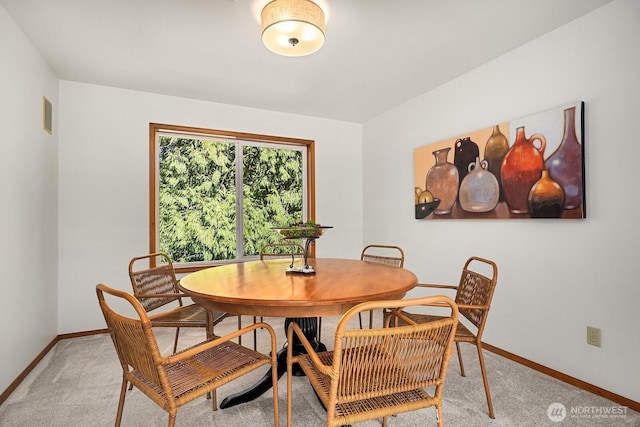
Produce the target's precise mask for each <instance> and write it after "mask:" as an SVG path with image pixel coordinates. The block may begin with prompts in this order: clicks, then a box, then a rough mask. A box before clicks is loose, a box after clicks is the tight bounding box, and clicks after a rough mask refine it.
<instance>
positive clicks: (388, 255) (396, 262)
mask: <svg viewBox="0 0 640 427" xmlns="http://www.w3.org/2000/svg"><path fill="white" fill-rule="evenodd" d="M360 259H361V260H362V261H369V262H375V263H378V264H386V265H391V266H394V267H403V266H404V251H403V250H402V248H401V247H399V246H392V245H367V246H365V247H364V249H362V253H361V254H360Z"/></svg>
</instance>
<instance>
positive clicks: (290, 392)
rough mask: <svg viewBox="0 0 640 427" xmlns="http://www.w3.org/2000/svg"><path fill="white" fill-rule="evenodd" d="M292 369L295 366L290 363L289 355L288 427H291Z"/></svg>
mask: <svg viewBox="0 0 640 427" xmlns="http://www.w3.org/2000/svg"><path fill="white" fill-rule="evenodd" d="M292 368H293V365H292V364H291V362H290V361H289V356H288V354H287V427H291V425H292V424H291V406H292V394H293V392H292V379H291V377H292V373H291V371H292Z"/></svg>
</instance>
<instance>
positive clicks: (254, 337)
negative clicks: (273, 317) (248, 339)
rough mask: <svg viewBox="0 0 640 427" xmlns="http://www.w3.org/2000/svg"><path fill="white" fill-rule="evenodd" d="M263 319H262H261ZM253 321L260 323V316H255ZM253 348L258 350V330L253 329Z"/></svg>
mask: <svg viewBox="0 0 640 427" xmlns="http://www.w3.org/2000/svg"><path fill="white" fill-rule="evenodd" d="M260 321H262V319H260ZM253 323H258V317H257V316H253ZM253 350H254V351H258V330H257V329H254V330H253Z"/></svg>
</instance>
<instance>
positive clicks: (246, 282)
mask: <svg viewBox="0 0 640 427" xmlns="http://www.w3.org/2000/svg"><path fill="white" fill-rule="evenodd" d="M308 262H309V265H311V266H312V267H313V268H314V270H315V273H313V274H301V273H294V272H290V273H287V272H286V269H287V267H288V266H289V265H290V264H291V260H290V259H272V260H264V261H250V262H244V263H236V264H227V265H223V266H217V267H211V268H207V269H204V270H200V271H197V272H194V273H190V274H188V275H186V276H184V277H183V278H182V279H180V289H181V290H182V292H184V293H185V294H186V295H188V296H189V297H191V298H192V299H193V300H194V302H195V303H197V304H199V305H201V306H203V307H205V308H209V309H212V310H216V311H223V312H227V313H231V314H239V315H251V316H267V317H284V318H287V319H286V321H285V328H286V327H287V326H288V324H289V323H291V322H292V321H295V322H296V323H298V324H299V325H300V326H301V328H302V329H303V331H304V332H305V336H306V337H307V338H309V340H310V341H312V342H313V340H314V339H315V337H316V336H317V317H321V316H334V315H340V314H343V313H345V312H346V311H347V310H349V309H350V308H351V307H353V306H355V305H357V304H359V303H362V302H365V301H372V300H385V299H389V300H392V299H402V298H404V296H405V294H406V293H407V292H408V291H409V290H411V289H413V288H414V287H415V286H416V284H417V282H418V278H417V277H416V275H415V274H414V273H412V272H411V271H409V270H407V269H404V268H401V267H393V266H388V265H384V264H378V263H372V262H367V261H360V260H351V259H335V258H310V259H309V260H308ZM315 345H316V346H317V348H318V351H323V349H326V347H325V346H324V345H323V344H322V343H319V342H315ZM294 349H295V347H294ZM296 351H304V350H303V348H300V349H299V350H296ZM284 372H286V351H283V350H281V351H280V353H279V355H278V376H281V375H282V374H284ZM270 384H271V381H270V373H267V374H265V376H264V378H263V381H260V382H259V383H258V384H256V385H255V386H253V387H252V388H250V389H248V390H246V391H244V392H241V393H237V394H236V395H233V396H229V397H227V398H225V399H224V400H223V401H222V403H221V404H220V407H221V408H226V407H230V406H234V405H237V404H239V403H242V402H246V401H249V400H252V399H255V398H256V397H258V396H259V395H261V394H262V393H264V392H265V391H266V390H268V388H269V387H270Z"/></svg>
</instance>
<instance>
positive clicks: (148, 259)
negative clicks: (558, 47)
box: [129, 252, 242, 353]
mask: <svg viewBox="0 0 640 427" xmlns="http://www.w3.org/2000/svg"><path fill="white" fill-rule="evenodd" d="M143 265H144V266H143ZM151 265H153V267H151ZM129 278H130V279H131V286H132V287H133V295H134V296H135V297H136V298H137V299H138V301H140V303H141V304H142V307H144V309H145V311H147V313H149V317H150V319H151V324H152V325H153V326H154V327H169V328H176V338H175V340H174V343H173V352H174V353H175V352H176V351H177V349H178V336H179V335H180V328H181V327H197V328H205V329H206V331H207V337H210V336H212V335H213V327H214V326H215V325H216V324H218V323H219V322H221V321H222V320H223V319H224V318H226V317H227V313H222V312H217V311H212V310H207V309H205V308H203V307H201V306H199V305H196V304H193V303H192V304H184V302H183V300H182V298H186V295H184V294H182V293H181V292H180V290H179V289H178V283H179V281H178V279H177V278H176V273H175V270H174V268H173V262H172V261H171V258H170V257H169V256H168V255H167V254H165V253H163V252H156V253H153V254H148V255H142V256H137V257H134V258H132V259H131V261H130V262H129ZM161 308H162V309H161ZM160 309H161V310H160ZM240 326H241V325H240V318H238V329H240ZM240 344H242V342H240Z"/></svg>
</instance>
